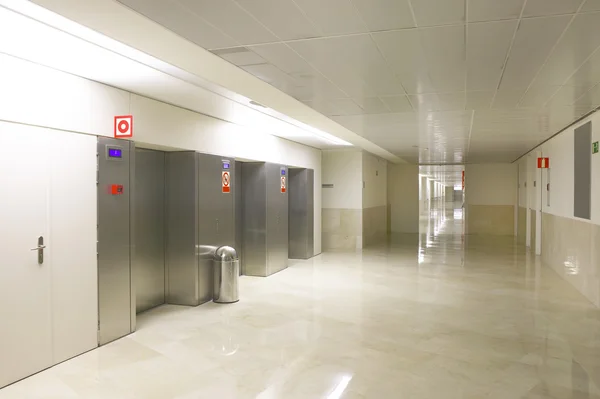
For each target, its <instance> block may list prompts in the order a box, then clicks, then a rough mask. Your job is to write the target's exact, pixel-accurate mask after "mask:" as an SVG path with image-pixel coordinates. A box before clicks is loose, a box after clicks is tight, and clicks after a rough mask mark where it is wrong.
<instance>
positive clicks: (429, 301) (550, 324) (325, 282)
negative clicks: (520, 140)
mask: <svg viewBox="0 0 600 399" xmlns="http://www.w3.org/2000/svg"><path fill="white" fill-rule="evenodd" d="M440 205H441V204H440ZM459 205H460V204H459ZM462 223H463V215H462V209H461V208H460V206H457V204H450V205H447V204H443V206H438V207H437V208H436V207H433V209H428V210H427V212H426V213H423V214H422V215H421V226H422V231H421V234H414V235H394V236H392V237H390V239H389V240H388V241H386V242H382V243H380V244H379V245H375V246H373V247H369V248H366V249H364V250H363V251H360V252H335V253H324V254H322V255H320V256H318V257H315V258H313V259H310V260H308V261H290V268H288V269H287V270H285V271H282V272H281V273H277V274H275V275H273V276H271V277H269V278H252V277H242V278H241V280H240V286H241V295H240V297H241V300H240V302H239V303H236V304H233V305H217V304H212V303H210V304H206V305H202V306H199V307H196V308H188V307H178V306H163V307H160V308H157V309H154V310H152V311H149V312H146V313H144V314H143V315H142V316H140V317H139V319H138V331H137V332H136V333H134V334H132V335H131V336H128V337H126V338H124V339H121V340H119V341H116V342H114V343H112V344H109V345H106V346H104V347H102V348H100V349H98V350H95V351H92V352H89V353H87V354H85V355H82V356H80V357H77V358H75V359H72V360H70V361H67V362H65V363H63V364H60V365H58V366H56V367H54V368H52V369H49V370H47V371H44V372H42V373H39V374H37V375H35V376H33V377H31V378H29V379H26V380H24V381H21V382H19V383H17V384H14V385H12V386H10V387H8V388H6V389H3V390H0V399H9V398H10V399H24V398H26V399H29V398H32V399H33V398H61V399H63V398H64V399H68V398H85V399H98V398H110V399H115V398H118V399H139V398H143V399H163V398H164V399H167V398H168V399H173V398H175V399H198V398H211V399H212V398H219V399H233V398H243V399H245V398H260V399H279V398H282V399H312V398H318V399H342V398H343V399H364V398H369V399H371V398H374V399H387V398H411V399H432V398H435V399H437V398H443V399H459V398H460V399H463V398H467V399H484V398H485V399H518V398H527V399H542V398H561V399H566V398H577V399H580V398H586V399H600V310H599V309H598V308H596V307H594V306H593V305H592V304H591V303H590V302H588V301H587V300H586V299H585V298H584V297H582V296H581V295H580V294H579V293H578V292H577V291H576V290H575V289H574V288H573V287H571V286H570V285H569V284H568V283H567V282H565V281H564V280H562V279H561V278H560V277H558V276H557V275H556V274H555V273H554V271H552V270H550V269H548V268H545V267H543V266H542V265H541V264H540V262H539V260H538V259H537V258H536V257H535V256H531V255H530V254H529V253H527V252H526V251H525V250H524V249H523V248H522V247H519V246H518V245H515V242H514V240H513V239H512V237H507V238H499V237H469V236H467V237H465V236H463V234H462Z"/></svg>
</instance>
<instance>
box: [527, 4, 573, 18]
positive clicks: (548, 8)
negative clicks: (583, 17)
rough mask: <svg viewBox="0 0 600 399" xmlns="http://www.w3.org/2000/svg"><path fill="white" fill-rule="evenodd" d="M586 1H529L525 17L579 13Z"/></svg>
mask: <svg viewBox="0 0 600 399" xmlns="http://www.w3.org/2000/svg"><path fill="white" fill-rule="evenodd" d="M583 1H584V0H528V1H527V4H526V5H525V11H524V12H523V16H524V17H537V16H542V15H557V14H569V13H574V12H577V9H578V8H579V6H580V5H581V3H583Z"/></svg>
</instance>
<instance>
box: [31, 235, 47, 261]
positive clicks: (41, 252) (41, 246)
mask: <svg viewBox="0 0 600 399" xmlns="http://www.w3.org/2000/svg"><path fill="white" fill-rule="evenodd" d="M44 248H46V246H45V245H44V237H42V236H40V237H38V245H37V247H35V248H31V251H37V253H38V263H39V264H40V265H41V264H42V263H44Z"/></svg>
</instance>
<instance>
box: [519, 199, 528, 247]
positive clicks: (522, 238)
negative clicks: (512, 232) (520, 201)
mask: <svg viewBox="0 0 600 399" xmlns="http://www.w3.org/2000/svg"><path fill="white" fill-rule="evenodd" d="M526 235H527V208H523V207H521V206H520V207H519V210H518V217H517V242H518V243H519V244H522V245H525V243H526V242H527V240H526Z"/></svg>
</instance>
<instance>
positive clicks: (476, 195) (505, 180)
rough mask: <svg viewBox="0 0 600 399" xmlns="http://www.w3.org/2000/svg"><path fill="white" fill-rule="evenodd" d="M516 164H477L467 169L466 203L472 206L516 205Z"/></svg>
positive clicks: (468, 166)
mask: <svg viewBox="0 0 600 399" xmlns="http://www.w3.org/2000/svg"><path fill="white" fill-rule="evenodd" d="M517 182H518V168H517V165H516V164H475V165H467V166H466V168H465V201H466V203H467V204H472V205H516V204H517Z"/></svg>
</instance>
